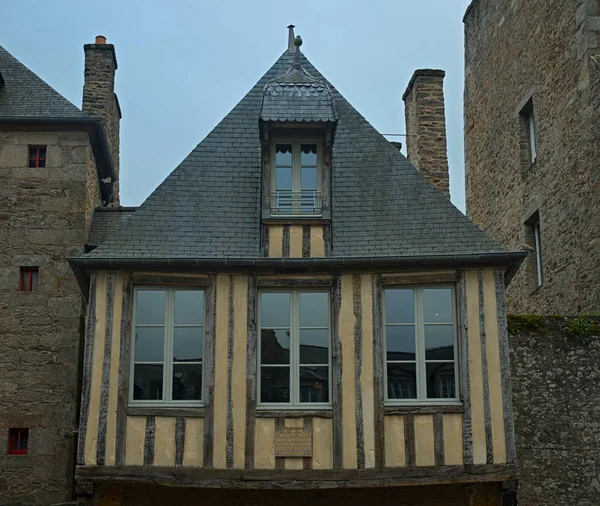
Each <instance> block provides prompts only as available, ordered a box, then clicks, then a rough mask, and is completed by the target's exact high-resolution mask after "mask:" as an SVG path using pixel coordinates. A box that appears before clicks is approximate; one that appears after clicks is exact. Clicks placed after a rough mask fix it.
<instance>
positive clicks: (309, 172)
mask: <svg viewBox="0 0 600 506" xmlns="http://www.w3.org/2000/svg"><path fill="white" fill-rule="evenodd" d="M300 188H301V189H302V190H316V189H317V168H316V167H302V170H301V171H300Z"/></svg>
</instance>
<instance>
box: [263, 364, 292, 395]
mask: <svg viewBox="0 0 600 506" xmlns="http://www.w3.org/2000/svg"><path fill="white" fill-rule="evenodd" d="M260 402H290V368H289V367H261V368H260Z"/></svg>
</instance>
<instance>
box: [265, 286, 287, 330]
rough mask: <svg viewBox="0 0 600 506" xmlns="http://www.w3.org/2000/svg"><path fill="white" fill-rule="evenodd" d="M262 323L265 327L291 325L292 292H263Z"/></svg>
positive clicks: (285, 326)
mask: <svg viewBox="0 0 600 506" xmlns="http://www.w3.org/2000/svg"><path fill="white" fill-rule="evenodd" d="M260 307H261V311H260V325H261V327H263V328H265V327H266V328H289V327H290V294H289V293H286V292H280V293H263V294H261V305H260Z"/></svg>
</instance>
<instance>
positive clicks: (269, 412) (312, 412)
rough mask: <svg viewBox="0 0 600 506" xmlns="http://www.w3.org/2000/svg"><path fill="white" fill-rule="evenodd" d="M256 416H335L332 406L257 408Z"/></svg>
mask: <svg viewBox="0 0 600 506" xmlns="http://www.w3.org/2000/svg"><path fill="white" fill-rule="evenodd" d="M255 416H256V418H333V409H332V408H331V407H326V408H322V409H314V408H313V409H298V408H292V409H285V408H275V409H273V408H269V409H264V408H263V409H261V408H257V409H256V414H255Z"/></svg>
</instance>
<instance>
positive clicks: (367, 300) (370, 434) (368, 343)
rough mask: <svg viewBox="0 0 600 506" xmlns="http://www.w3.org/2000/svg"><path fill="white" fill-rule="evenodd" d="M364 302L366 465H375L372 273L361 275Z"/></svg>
mask: <svg viewBox="0 0 600 506" xmlns="http://www.w3.org/2000/svg"><path fill="white" fill-rule="evenodd" d="M360 291H361V293H360V297H361V302H362V367H361V375H360V386H361V392H362V410H363V427H364V435H363V441H364V447H365V467H366V468H369V467H375V401H374V398H373V395H374V385H373V287H372V280H371V275H370V274H363V275H362V276H361V277H360Z"/></svg>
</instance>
